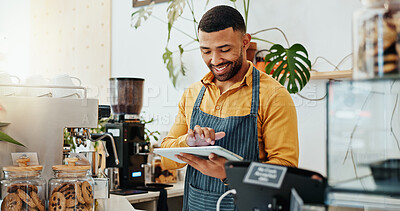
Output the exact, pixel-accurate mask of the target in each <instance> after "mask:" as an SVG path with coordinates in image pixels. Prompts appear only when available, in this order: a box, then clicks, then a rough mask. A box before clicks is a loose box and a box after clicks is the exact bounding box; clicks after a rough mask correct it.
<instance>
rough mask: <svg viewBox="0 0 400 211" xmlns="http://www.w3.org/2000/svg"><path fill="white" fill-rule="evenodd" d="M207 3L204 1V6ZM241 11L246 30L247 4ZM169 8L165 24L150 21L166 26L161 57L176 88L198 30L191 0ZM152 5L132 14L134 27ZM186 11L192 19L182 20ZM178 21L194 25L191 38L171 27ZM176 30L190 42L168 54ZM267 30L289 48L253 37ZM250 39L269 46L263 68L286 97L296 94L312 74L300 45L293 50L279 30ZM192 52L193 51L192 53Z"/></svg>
mask: <svg viewBox="0 0 400 211" xmlns="http://www.w3.org/2000/svg"><path fill="white" fill-rule="evenodd" d="M229 1H230V2H232V3H233V5H234V7H235V8H237V6H236V3H237V2H239V1H237V0H229ZM209 2H210V1H209V0H207V1H206V3H205V4H206V6H207V5H208V3H209ZM241 2H242V3H243V10H244V21H245V25H246V27H247V20H248V14H249V9H250V0H242V1H241ZM168 4H169V6H168V8H167V13H168V15H167V20H164V19H161V18H158V17H156V16H154V15H152V17H154V18H156V19H157V20H159V21H161V22H163V23H165V24H167V26H168V36H167V45H166V47H165V53H164V54H163V60H164V65H165V67H166V69H167V70H168V72H169V78H170V79H171V81H172V84H173V85H174V86H175V85H176V82H177V79H178V76H179V75H183V76H185V75H186V68H185V66H184V64H183V61H182V56H183V54H184V53H185V52H188V51H191V50H184V49H185V48H186V47H188V46H190V45H191V44H192V43H194V42H199V39H198V32H197V26H198V22H197V20H196V17H195V14H194V11H195V10H194V3H193V0H170V1H169V3H168ZM152 8H153V5H151V6H149V7H147V8H141V9H139V10H138V11H136V12H134V13H132V21H134V24H132V25H134V27H135V28H137V27H139V26H140V24H141V23H142V21H141V20H147V18H148V17H149V16H150V15H151V14H152V12H151V11H152ZM185 8H189V10H190V13H191V18H185V17H182V14H183V13H184V10H185ZM179 18H181V19H182V20H186V21H190V22H192V24H193V29H194V35H191V34H189V33H188V32H187V31H184V30H181V29H179V28H177V27H175V26H174V23H175V22H176V21H177V20H178V19H179ZM172 29H175V30H176V31H178V32H180V33H182V34H184V35H186V36H187V37H188V38H190V41H189V42H188V43H185V44H179V45H178V48H177V50H173V51H171V50H170V49H169V48H168V44H169V41H170V39H171V30H172ZM269 30H278V31H280V32H281V33H282V34H283V36H284V37H285V40H286V42H287V44H288V48H284V47H283V46H282V45H280V44H275V43H273V42H271V41H268V40H265V39H262V38H259V37H256V36H254V35H256V34H258V33H260V32H265V31H269ZM250 34H251V36H252V40H258V41H262V42H267V43H269V44H271V45H272V46H271V48H270V49H269V50H268V52H269V53H268V54H267V55H266V56H265V59H264V61H265V62H266V63H267V62H269V64H268V65H267V67H266V68H265V71H266V73H267V74H271V76H272V77H273V78H275V79H276V80H278V81H279V83H281V84H282V85H284V86H286V88H287V90H288V91H289V93H292V94H295V93H297V92H299V91H300V90H301V89H303V88H304V86H305V85H306V84H307V82H308V81H309V80H310V70H311V61H310V60H309V59H308V53H307V51H306V49H305V48H304V46H303V45H301V44H294V45H292V46H290V45H289V42H288V41H287V38H286V35H285V34H284V33H283V32H282V30H280V29H279V28H276V27H274V28H269V29H263V30H260V31H257V32H255V33H250ZM192 50H193V49H192ZM175 53H179V56H180V60H179V64H178V65H179V66H178V65H176V64H174V62H173V55H174V54H175ZM274 66H275V67H277V69H276V70H277V71H275V72H273V71H271V70H272V69H273V67H274Z"/></svg>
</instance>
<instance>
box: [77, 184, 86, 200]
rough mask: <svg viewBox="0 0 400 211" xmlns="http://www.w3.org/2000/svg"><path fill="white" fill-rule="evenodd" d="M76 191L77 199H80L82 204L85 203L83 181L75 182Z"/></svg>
mask: <svg viewBox="0 0 400 211" xmlns="http://www.w3.org/2000/svg"><path fill="white" fill-rule="evenodd" d="M75 193H76V199H77V200H78V202H79V203H81V204H85V199H83V195H82V183H81V182H77V183H75Z"/></svg>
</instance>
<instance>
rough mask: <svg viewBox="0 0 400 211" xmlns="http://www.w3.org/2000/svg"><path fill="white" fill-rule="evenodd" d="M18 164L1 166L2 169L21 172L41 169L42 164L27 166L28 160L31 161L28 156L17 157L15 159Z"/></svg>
mask: <svg viewBox="0 0 400 211" xmlns="http://www.w3.org/2000/svg"><path fill="white" fill-rule="evenodd" d="M16 161H17V163H18V166H5V167H3V170H4V171H15V172H23V171H41V170H42V169H43V166H41V165H36V166H28V162H29V161H31V159H29V158H25V157H24V158H19V159H17V160H16Z"/></svg>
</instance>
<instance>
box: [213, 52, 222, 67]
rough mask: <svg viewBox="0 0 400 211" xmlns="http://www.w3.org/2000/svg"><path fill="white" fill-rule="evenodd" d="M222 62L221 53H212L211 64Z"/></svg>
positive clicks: (215, 64)
mask: <svg viewBox="0 0 400 211" xmlns="http://www.w3.org/2000/svg"><path fill="white" fill-rule="evenodd" d="M221 63H222V58H221V55H220V54H219V53H218V52H215V53H213V54H212V57H211V64H212V65H214V66H217V65H219V64H221Z"/></svg>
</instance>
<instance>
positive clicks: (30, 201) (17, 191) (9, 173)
mask: <svg viewBox="0 0 400 211" xmlns="http://www.w3.org/2000/svg"><path fill="white" fill-rule="evenodd" d="M29 161H30V159H29V158H20V159H17V163H18V164H19V166H7V167H4V168H3V171H4V179H3V180H2V181H1V196H2V200H3V201H2V203H1V211H6V210H7V211H11V210H40V211H44V210H45V209H46V207H45V203H44V202H45V199H46V180H44V179H43V178H42V176H41V173H42V170H43V166H39V165H38V166H28V165H27V163H28V162H29Z"/></svg>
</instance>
